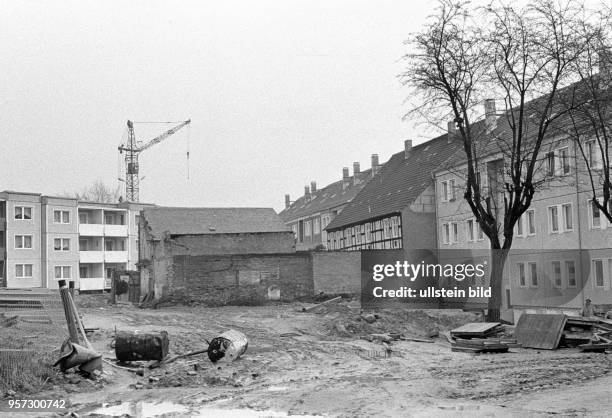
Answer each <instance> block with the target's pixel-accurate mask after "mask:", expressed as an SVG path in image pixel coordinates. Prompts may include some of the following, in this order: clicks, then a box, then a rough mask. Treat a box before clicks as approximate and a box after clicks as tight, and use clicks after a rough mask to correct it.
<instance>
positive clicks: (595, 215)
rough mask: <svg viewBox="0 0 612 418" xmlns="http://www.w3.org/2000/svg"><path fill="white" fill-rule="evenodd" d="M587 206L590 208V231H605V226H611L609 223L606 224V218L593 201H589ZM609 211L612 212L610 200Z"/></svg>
mask: <svg viewBox="0 0 612 418" xmlns="http://www.w3.org/2000/svg"><path fill="white" fill-rule="evenodd" d="M599 202H601V200H599ZM589 206H591V211H590V213H589V215H590V216H589V218H590V220H591V229H606V226H608V227H610V226H612V224H610V222H606V221H607V218H606V216H605V215H604V214H603V213H602V212H601V211H600V210H599V208H598V207H597V205H596V204H595V202H594V201H593V200H589ZM609 210H611V211H612V200H611V201H610V202H609Z"/></svg>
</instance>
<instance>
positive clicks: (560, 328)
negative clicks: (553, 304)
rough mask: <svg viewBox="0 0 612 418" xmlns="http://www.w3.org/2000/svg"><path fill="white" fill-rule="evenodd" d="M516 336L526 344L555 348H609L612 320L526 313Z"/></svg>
mask: <svg viewBox="0 0 612 418" xmlns="http://www.w3.org/2000/svg"><path fill="white" fill-rule="evenodd" d="M515 336H516V338H517V340H518V342H519V343H521V344H522V345H523V347H527V348H539V349H546V350H554V349H556V348H558V347H579V348H581V349H582V350H583V351H605V350H607V349H610V348H612V346H611V347H609V345H610V344H612V321H610V320H608V319H605V318H599V317H596V316H592V317H578V316H566V315H564V314H523V315H521V317H520V318H519V320H518V323H517V324H516V329H515Z"/></svg>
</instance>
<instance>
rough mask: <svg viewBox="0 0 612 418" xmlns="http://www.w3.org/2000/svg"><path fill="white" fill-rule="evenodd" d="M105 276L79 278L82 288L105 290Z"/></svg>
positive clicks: (80, 287)
mask: <svg viewBox="0 0 612 418" xmlns="http://www.w3.org/2000/svg"><path fill="white" fill-rule="evenodd" d="M105 286H106V279H105V278H104V277H86V278H81V279H79V289H80V290H104V289H105V288H106V287H105Z"/></svg>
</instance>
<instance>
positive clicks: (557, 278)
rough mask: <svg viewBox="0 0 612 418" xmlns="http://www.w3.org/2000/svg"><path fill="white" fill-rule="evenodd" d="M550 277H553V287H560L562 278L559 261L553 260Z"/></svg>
mask: <svg viewBox="0 0 612 418" xmlns="http://www.w3.org/2000/svg"><path fill="white" fill-rule="evenodd" d="M551 264H552V273H553V275H552V277H553V287H561V286H562V279H561V262H560V261H553V262H552V263H551Z"/></svg>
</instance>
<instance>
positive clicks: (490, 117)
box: [484, 99, 497, 132]
mask: <svg viewBox="0 0 612 418" xmlns="http://www.w3.org/2000/svg"><path fill="white" fill-rule="evenodd" d="M484 106H485V126H486V127H487V132H491V131H492V130H493V129H495V127H496V126H497V121H496V119H497V116H496V114H497V112H496V110H495V99H486V100H485V104H484Z"/></svg>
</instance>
